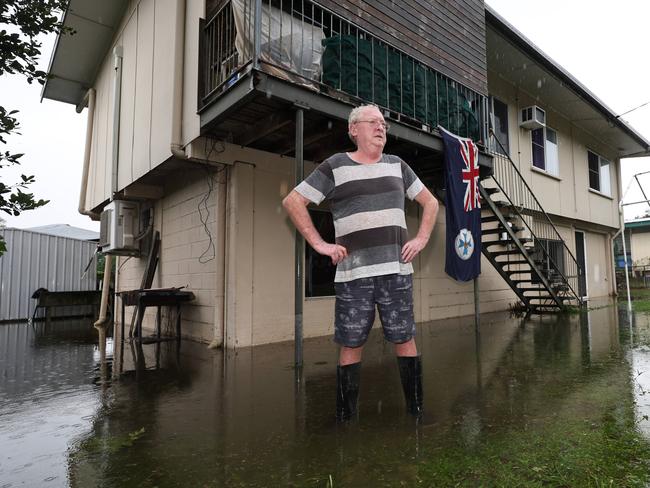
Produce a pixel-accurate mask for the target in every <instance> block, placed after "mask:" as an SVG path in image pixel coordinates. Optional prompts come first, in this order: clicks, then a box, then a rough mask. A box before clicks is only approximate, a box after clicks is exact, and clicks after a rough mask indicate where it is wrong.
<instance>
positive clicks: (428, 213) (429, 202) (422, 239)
mask: <svg viewBox="0 0 650 488" xmlns="http://www.w3.org/2000/svg"><path fill="white" fill-rule="evenodd" d="M415 201H416V202H418V203H419V204H420V206H421V207H422V209H423V212H422V221H421V222H420V228H419V229H418V233H417V235H416V236H415V237H414V238H413V239H411V240H410V241H408V242H407V243H406V244H404V246H403V247H402V260H403V261H404V262H405V263H410V262H411V261H413V259H414V258H415V256H417V255H418V253H419V252H420V251H422V249H424V247H425V246H426V245H427V243H428V242H429V237H431V231H432V230H433V226H434V225H435V223H436V217H437V216H438V207H439V205H438V200H436V198H435V197H434V196H433V195H432V194H431V192H430V191H429V189H428V188H426V187H425V188H423V189H422V191H421V192H420V193H418V194H417V196H416V197H415Z"/></svg>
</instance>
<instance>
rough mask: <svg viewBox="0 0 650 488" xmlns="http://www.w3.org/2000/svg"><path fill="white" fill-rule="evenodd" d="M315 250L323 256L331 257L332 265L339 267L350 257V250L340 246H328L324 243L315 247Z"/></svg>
mask: <svg viewBox="0 0 650 488" xmlns="http://www.w3.org/2000/svg"><path fill="white" fill-rule="evenodd" d="M314 250H315V251H316V252H317V253H318V254H322V255H323V256H329V257H330V258H331V259H332V264H334V265H337V264H339V263H340V262H341V261H343V260H344V259H345V258H347V257H348V250H347V249H346V248H344V247H343V246H339V245H338V244H328V243H327V242H322V243H320V244H317V245H316V246H314Z"/></svg>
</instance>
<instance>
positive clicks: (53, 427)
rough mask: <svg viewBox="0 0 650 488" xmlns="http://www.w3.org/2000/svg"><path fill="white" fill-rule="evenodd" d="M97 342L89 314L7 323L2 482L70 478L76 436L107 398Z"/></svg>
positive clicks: (3, 335) (0, 415)
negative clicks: (71, 446)
mask: <svg viewBox="0 0 650 488" xmlns="http://www.w3.org/2000/svg"><path fill="white" fill-rule="evenodd" d="M95 341H96V333H95V331H94V329H93V328H92V322H90V321H89V320H77V321H67V322H60V321H53V322H51V323H49V324H46V323H37V324H35V325H34V326H30V325H28V324H26V323H17V324H0V445H1V446H2V449H0V480H1V481H0V486H2V487H9V486H42V485H43V484H45V483H47V484H48V486H66V485H67V468H66V464H67V449H68V447H69V444H70V440H71V439H73V438H75V437H77V436H82V435H84V434H85V433H87V431H88V428H89V422H88V419H90V418H92V417H93V416H94V415H95V414H96V412H97V411H98V408H99V407H100V403H101V401H100V396H101V395H100V391H99V390H98V389H97V388H96V387H95V386H94V382H96V380H97V379H98V378H99V374H100V373H99V372H100V367H99V362H98V360H99V351H98V349H97V347H96V346H95V345H94V342H95ZM111 347H112V342H110V341H109V343H108V356H109V358H110V352H111Z"/></svg>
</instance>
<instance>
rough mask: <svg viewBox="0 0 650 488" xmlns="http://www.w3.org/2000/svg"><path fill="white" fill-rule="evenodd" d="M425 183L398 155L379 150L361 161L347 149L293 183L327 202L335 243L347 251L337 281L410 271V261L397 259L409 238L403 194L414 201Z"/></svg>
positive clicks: (303, 192)
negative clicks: (378, 154)
mask: <svg viewBox="0 0 650 488" xmlns="http://www.w3.org/2000/svg"><path fill="white" fill-rule="evenodd" d="M423 188H424V185H423V184H422V182H421V181H420V179H419V178H418V177H417V176H416V175H415V173H414V172H413V170H412V169H411V168H410V167H409V165H408V164H406V163H405V162H404V161H402V160H401V159H400V158H399V157H397V156H391V155H388V154H383V155H382V157H381V159H380V160H379V162H377V163H373V164H360V163H357V162H355V161H353V160H352V159H351V158H350V156H348V155H347V154H346V153H339V154H335V155H334V156H332V157H330V158H329V159H326V160H325V161H323V162H322V163H321V164H320V165H319V166H318V167H317V168H316V169H315V170H314V171H313V172H312V173H311V174H310V175H309V176H308V177H307V178H305V180H304V181H303V182H302V183H300V184H299V185H298V186H297V187H296V191H297V192H298V193H300V194H301V195H302V196H304V197H305V198H307V199H308V200H310V201H311V202H314V203H315V204H319V203H321V202H322V201H323V200H325V199H327V200H329V202H330V209H331V212H332V218H333V220H334V232H335V235H336V243H337V244H340V245H341V246H343V247H345V248H346V249H347V251H348V257H347V258H345V259H344V260H343V261H341V262H340V263H339V264H338V266H337V268H336V276H335V278H334V281H335V282H343V281H352V280H356V279H358V278H366V277H370V276H382V275H388V274H411V273H413V266H412V265H411V263H404V262H403V261H402V260H401V253H402V246H403V245H404V244H405V243H406V241H407V240H408V235H407V230H406V217H405V215H404V196H405V195H406V196H407V197H408V198H409V199H410V200H413V199H414V198H415V197H416V196H417V194H418V193H420V191H422V189H423Z"/></svg>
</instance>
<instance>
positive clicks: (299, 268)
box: [294, 107, 305, 368]
mask: <svg viewBox="0 0 650 488" xmlns="http://www.w3.org/2000/svg"><path fill="white" fill-rule="evenodd" d="M304 119H305V113H304V111H303V109H302V108H300V107H298V108H296V154H295V165H296V167H295V175H296V185H297V184H299V183H300V182H301V181H302V180H303V173H304V168H303V149H304V148H303V142H304V141H303V132H304ZM295 245H296V248H295V259H296V262H295V269H296V281H295V334H294V348H295V365H296V367H297V368H301V367H302V314H303V311H302V300H303V287H302V282H303V274H304V270H303V263H304V251H305V243H304V239H303V237H302V235H301V234H300V232H298V230H297V229H296V238H295Z"/></svg>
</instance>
